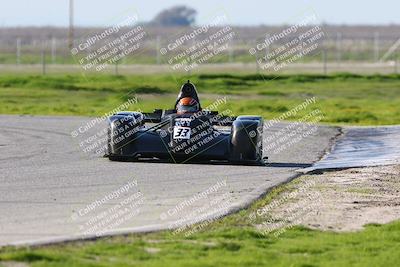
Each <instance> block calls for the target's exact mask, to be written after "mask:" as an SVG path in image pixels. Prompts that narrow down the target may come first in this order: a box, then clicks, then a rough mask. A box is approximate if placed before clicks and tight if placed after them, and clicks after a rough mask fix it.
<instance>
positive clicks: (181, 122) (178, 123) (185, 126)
mask: <svg viewBox="0 0 400 267" xmlns="http://www.w3.org/2000/svg"><path fill="white" fill-rule="evenodd" d="M191 121H192V120H191V119H190V118H176V119H175V126H174V139H190V134H191V129H190V122H191Z"/></svg>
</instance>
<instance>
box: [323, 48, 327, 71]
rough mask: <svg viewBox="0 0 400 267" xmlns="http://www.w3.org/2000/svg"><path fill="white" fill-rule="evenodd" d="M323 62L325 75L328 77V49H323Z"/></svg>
mask: <svg viewBox="0 0 400 267" xmlns="http://www.w3.org/2000/svg"><path fill="white" fill-rule="evenodd" d="M322 60H323V62H324V63H323V64H324V65H323V69H324V75H327V74H328V62H327V61H328V59H327V51H326V48H323V51H322Z"/></svg>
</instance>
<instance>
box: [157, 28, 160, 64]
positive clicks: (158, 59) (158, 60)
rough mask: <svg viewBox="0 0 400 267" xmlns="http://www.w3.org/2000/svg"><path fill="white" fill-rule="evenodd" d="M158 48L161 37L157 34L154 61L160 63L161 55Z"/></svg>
mask: <svg viewBox="0 0 400 267" xmlns="http://www.w3.org/2000/svg"><path fill="white" fill-rule="evenodd" d="M160 49H161V37H160V36H159V35H158V36H157V40H156V50H157V51H156V52H157V54H156V61H157V65H160V63H161V55H160Z"/></svg>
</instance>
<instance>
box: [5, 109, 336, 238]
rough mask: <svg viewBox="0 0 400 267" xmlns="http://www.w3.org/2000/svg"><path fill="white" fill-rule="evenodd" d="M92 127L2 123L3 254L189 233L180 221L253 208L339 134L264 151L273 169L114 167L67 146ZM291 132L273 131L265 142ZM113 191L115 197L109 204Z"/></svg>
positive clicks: (64, 121)
mask: <svg viewBox="0 0 400 267" xmlns="http://www.w3.org/2000/svg"><path fill="white" fill-rule="evenodd" d="M89 120H90V118H84V117H50V116H8V115H0V152H1V153H0V245H18V244H41V243H49V242H57V241H63V240H71V239H72V240H73V239H79V238H83V237H93V236H96V235H109V234H111V235H112V234H118V233H128V232H141V231H153V230H160V229H169V228H180V229H182V231H183V230H185V231H189V230H188V229H192V228H190V227H189V228H185V225H186V224H185V223H184V222H182V221H181V222H179V220H180V219H185V220H187V221H185V222H188V221H190V222H195V221H196V220H203V221H204V220H206V219H207V220H210V219H211V218H217V217H218V216H221V215H224V214H227V213H229V212H233V211H236V210H238V209H240V208H243V207H245V206H247V205H249V204H250V203H251V202H252V201H254V200H256V199H257V198H259V197H260V196H261V195H262V194H264V193H265V192H267V191H268V190H270V189H271V188H272V187H274V186H276V185H279V184H281V183H284V182H287V181H290V180H291V179H293V178H294V177H296V176H297V175H298V172H296V170H299V169H301V168H305V167H309V166H310V164H312V163H313V162H315V161H317V160H319V159H320V158H321V157H322V156H323V155H324V154H325V153H326V152H327V151H328V150H329V149H330V147H331V145H332V140H333V139H334V138H335V137H336V136H337V135H338V134H339V130H338V129H337V128H332V127H325V126H318V127H317V128H315V131H310V132H309V134H302V133H301V132H300V133H298V134H297V135H298V136H299V137H300V138H296V140H297V142H294V143H291V144H290V145H286V146H285V147H284V148H281V149H277V147H266V144H265V143H264V148H266V150H267V155H268V156H269V165H268V166H238V165H227V164H171V163H158V162H111V161H109V160H108V159H107V158H103V157H101V156H96V155H93V153H92V154H90V153H89V154H88V153H85V152H83V151H82V148H81V147H80V146H79V141H77V140H76V138H73V137H71V132H72V131H74V130H76V129H79V127H80V126H82V125H85V124H86V123H87V122H88V121H89ZM298 126H299V125H297V126H296V127H298ZM96 127H100V128H102V127H104V125H101V124H99V125H97V126H96ZM285 127H288V124H287V123H279V124H276V125H274V126H272V127H270V128H268V129H266V130H265V132H264V135H265V136H274V135H276V134H277V133H278V132H279V131H281V130H284V129H287V128H285ZM306 131H308V130H307V129H304V133H305V132H306ZM280 137H281V136H280V135H276V136H274V139H278V138H280ZM292 139H293V138H292ZM273 141H274V140H268V143H272V142H273ZM275 141H276V140H275ZM287 142H288V141H287V140H286V141H284V143H286V144H287ZM127 185H129V186H130V188H128V189H126V190H127V191H122V190H121V188H123V187H125V188H127ZM113 192H118V196H116V195H115V194H113V196H114V197H113V198H112V197H107V196H110V195H111V194H112V193H113ZM205 192H206V193H205ZM199 196H202V197H199ZM189 200H190V201H189ZM96 201H97V202H96ZM102 201H103V202H102ZM96 203H97V204H96ZM98 203H101V204H98ZM128 206H129V209H128V208H127V207H128ZM121 207H122V208H121ZM126 210H128V213H124V212H123V211H126ZM116 214H119V215H118V216H116ZM127 215H130V216H127ZM207 220H206V221H205V222H207ZM177 221H178V222H179V223H177Z"/></svg>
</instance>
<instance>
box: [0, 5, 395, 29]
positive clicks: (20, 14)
mask: <svg viewBox="0 0 400 267" xmlns="http://www.w3.org/2000/svg"><path fill="white" fill-rule="evenodd" d="M0 1H1V2H0V3H1V5H0V26H25V25H33V26H43V25H51V26H66V25H68V1H69V0H0ZM74 1H75V22H76V24H77V25H80V26H104V24H105V23H104V21H109V20H108V18H110V17H113V16H118V14H121V12H123V11H124V10H126V9H129V8H135V9H136V10H137V13H138V15H139V18H140V20H141V21H147V20H150V19H151V18H153V17H154V16H155V15H156V14H157V13H158V12H159V11H160V10H162V9H164V8H167V7H170V6H173V5H176V4H185V5H188V6H190V7H193V8H195V9H196V10H197V11H198V13H199V16H198V24H202V23H205V22H207V20H206V18H207V15H209V14H210V13H212V12H213V11H214V10H216V9H220V8H223V9H224V10H225V11H226V13H227V14H228V16H229V20H230V22H231V23H232V24H235V25H259V24H282V23H285V22H287V21H290V18H292V17H293V16H296V15H298V14H299V13H300V12H302V11H304V10H306V9H313V10H314V11H315V13H316V14H317V15H318V17H319V19H320V21H321V22H327V23H334V24H391V23H392V24H400V13H399V10H400V1H399V0H380V1H365V0H364V1H362V0H291V1H289V0H274V1H263V0H257V1H256V0H195V1H179V0H178V1H177V0H145V1H143V0H141V1H137V0H112V1H105V0H74ZM203 17H205V18H203Z"/></svg>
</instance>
